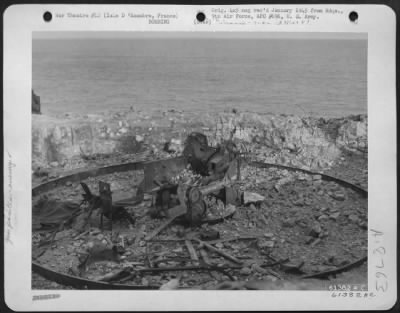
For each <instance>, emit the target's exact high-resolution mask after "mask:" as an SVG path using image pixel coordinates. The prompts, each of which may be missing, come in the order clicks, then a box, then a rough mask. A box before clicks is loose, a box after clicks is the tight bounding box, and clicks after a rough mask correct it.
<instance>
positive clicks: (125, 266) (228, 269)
mask: <svg viewBox="0 0 400 313" xmlns="http://www.w3.org/2000/svg"><path fill="white" fill-rule="evenodd" d="M367 45H368V40H367V36H366V34H363V33H360V34H357V33H356V34H354V33H353V34H346V33H344V34H343V33H262V34H259V33H250V34H243V33H239V32H238V33H218V34H210V33H197V34H194V35H188V34H185V33H182V32H181V33H180V32H172V33H151V34H136V33H133V32H131V33H117V32H116V33H106V32H95V33H89V32H83V33H77V32H75V33H74V32H69V33H68V32H67V33H61V32H56V33H46V32H39V33H33V42H32V47H33V50H32V53H33V55H32V184H33V191H32V262H33V263H32V288H33V289H161V290H171V289H195V290H220V289H230V290H257V289H261V290H271V289H272V290H274V289H283V290H292V289H294V290H301V289H307V290H328V288H334V287H332V286H339V285H347V284H352V286H355V288H358V289H359V290H360V291H367V290H368V280H367V278H368V277H367V262H366V261H367V249H368V246H367V228H368V226H367V225H368V196H367V187H368V186H367V183H368V112H367Z"/></svg>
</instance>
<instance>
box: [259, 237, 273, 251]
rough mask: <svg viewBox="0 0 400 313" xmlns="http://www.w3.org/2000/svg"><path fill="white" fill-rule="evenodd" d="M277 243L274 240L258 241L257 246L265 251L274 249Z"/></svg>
mask: <svg viewBox="0 0 400 313" xmlns="http://www.w3.org/2000/svg"><path fill="white" fill-rule="evenodd" d="M274 245H275V243H274V242H273V241H272V240H263V239H261V240H258V241H257V246H258V248H260V249H265V248H273V247H274Z"/></svg>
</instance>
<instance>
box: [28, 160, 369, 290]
mask: <svg viewBox="0 0 400 313" xmlns="http://www.w3.org/2000/svg"><path fill="white" fill-rule="evenodd" d="M145 162H146V161H137V162H130V163H124V164H117V165H111V166H105V167H99V168H94V169H90V170H87V171H82V172H77V173H73V174H70V175H66V176H63V177H59V178H57V179H54V180H51V181H48V182H45V183H43V184H39V185H37V186H35V187H34V188H33V189H32V196H37V195H39V194H41V193H42V192H46V191H49V190H51V189H53V188H56V187H59V186H62V185H65V183H66V182H68V181H70V182H76V181H80V180H83V179H86V178H89V177H96V176H100V175H106V174H111V173H115V172H126V171H134V170H141V169H143V163H145ZM249 166H254V167H258V168H271V167H276V168H281V169H286V170H289V171H297V172H302V173H305V174H309V175H321V179H323V180H326V181H334V182H336V183H337V184H339V185H342V186H344V187H346V188H350V189H352V190H354V191H356V192H358V193H359V194H360V195H362V196H363V197H364V198H367V197H368V192H367V191H366V190H364V189H362V188H361V187H359V186H356V185H354V184H352V183H350V182H347V181H345V180H342V179H339V178H336V177H333V176H329V175H326V174H323V173H318V172H312V171H309V170H305V169H301V168H297V167H291V166H286V165H280V164H274V163H264V162H250V163H249ZM32 271H33V272H35V273H37V274H39V275H41V276H43V277H44V278H46V279H48V280H51V281H55V282H57V283H59V284H62V285H67V286H72V287H74V288H76V289H86V288H87V289H92V290H101V289H126V290H140V289H142V290H143V289H153V290H154V289H159V287H160V286H142V285H139V286H138V285H124V284H113V283H107V282H100V281H92V280H88V279H83V278H80V277H76V276H71V275H68V274H63V273H59V272H56V271H53V270H50V269H48V268H46V267H45V266H42V265H40V264H38V263H36V262H32Z"/></svg>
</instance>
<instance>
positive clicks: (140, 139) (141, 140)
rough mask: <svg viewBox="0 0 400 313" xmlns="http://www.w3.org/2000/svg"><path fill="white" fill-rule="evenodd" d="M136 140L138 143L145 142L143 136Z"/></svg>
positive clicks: (137, 136) (137, 137)
mask: <svg viewBox="0 0 400 313" xmlns="http://www.w3.org/2000/svg"><path fill="white" fill-rule="evenodd" d="M135 139H136V141H137V142H143V141H144V137H143V136H141V135H136V137H135Z"/></svg>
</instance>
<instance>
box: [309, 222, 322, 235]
mask: <svg viewBox="0 0 400 313" xmlns="http://www.w3.org/2000/svg"><path fill="white" fill-rule="evenodd" d="M321 231H322V228H321V224H320V223H318V222H315V223H314V224H313V226H312V228H311V230H310V234H309V235H310V236H311V237H315V238H317V237H318V236H319V234H320V233H321Z"/></svg>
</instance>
